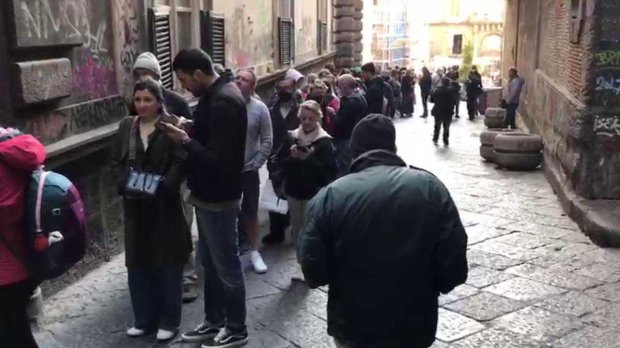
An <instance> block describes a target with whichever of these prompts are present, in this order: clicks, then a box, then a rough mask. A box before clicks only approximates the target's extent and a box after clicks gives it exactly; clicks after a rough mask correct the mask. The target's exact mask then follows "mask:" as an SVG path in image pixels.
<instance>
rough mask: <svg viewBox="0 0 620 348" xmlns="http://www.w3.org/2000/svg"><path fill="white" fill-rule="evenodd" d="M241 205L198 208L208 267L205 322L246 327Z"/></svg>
mask: <svg viewBox="0 0 620 348" xmlns="http://www.w3.org/2000/svg"><path fill="white" fill-rule="evenodd" d="M238 213H239V208H238V207H236V208H233V209H227V210H223V211H208V210H202V209H199V208H198V207H196V223H197V224H198V248H199V250H200V255H202V261H203V265H204V269H205V287H204V301H205V303H204V304H205V308H204V309H205V322H207V323H209V324H211V325H224V324H225V325H226V326H227V327H228V328H230V329H233V330H244V329H245V317H246V307H245V279H244V276H243V268H242V267H241V260H239V248H238V246H237V239H238V236H237V215H238Z"/></svg>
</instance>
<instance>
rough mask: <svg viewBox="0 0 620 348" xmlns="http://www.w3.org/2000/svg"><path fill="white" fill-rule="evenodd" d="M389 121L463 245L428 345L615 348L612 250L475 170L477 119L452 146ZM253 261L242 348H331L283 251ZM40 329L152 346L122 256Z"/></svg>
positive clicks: (493, 172)
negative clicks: (259, 267) (462, 277)
mask: <svg viewBox="0 0 620 348" xmlns="http://www.w3.org/2000/svg"><path fill="white" fill-rule="evenodd" d="M462 110H465V108H464V107H463V108H462ZM396 123H397V129H398V145H399V153H400V154H401V155H402V156H403V157H404V158H405V160H406V161H408V162H409V163H410V164H412V165H416V166H419V167H423V168H426V169H428V170H431V171H433V172H434V173H435V174H437V175H438V176H439V178H440V179H441V180H443V181H444V183H445V184H446V185H447V186H448V188H449V189H450V191H451V193H452V195H453V197H454V199H455V201H456V203H457V205H458V207H459V209H460V212H461V218H462V220H463V223H464V224H465V226H466V228H467V232H468V235H469V244H470V245H469V250H468V259H469V263H470V273H469V278H468V280H467V284H465V285H462V286H460V287H458V288H457V289H456V290H454V291H453V292H452V293H450V294H448V295H446V296H441V297H440V304H441V309H440V314H439V317H440V319H439V329H438V332H437V338H438V341H437V342H436V344H435V345H434V346H433V347H436V348H439V347H441V348H446V347H452V348H465V347H472V348H473V347H475V348H486V347H503V348H506V347H515V348H526V347H557V348H575V347H590V348H597V347H601V348H602V347H605V348H609V347H620V250H609V249H601V248H598V247H597V246H595V245H593V244H592V243H591V242H590V241H589V240H588V239H587V238H585V237H584V236H583V235H582V234H581V232H580V231H579V230H578V228H577V226H576V225H575V224H574V223H573V222H572V221H571V220H570V219H569V218H567V217H566V216H565V215H564V214H563V212H562V210H561V208H560V206H559V203H558V202H557V200H556V197H555V196H554V194H553V191H552V190H551V188H550V187H549V185H548V184H547V182H546V180H545V178H544V176H543V174H542V171H536V172H529V173H516V172H508V171H503V170H497V169H496V168H495V167H494V166H493V165H492V164H488V163H484V162H482V161H481V159H480V157H479V156H478V145H479V143H478V136H479V134H480V132H481V131H482V130H483V126H482V121H481V120H478V121H476V122H474V123H472V122H469V121H467V120H466V119H460V120H459V121H457V122H455V123H454V124H453V127H452V135H451V147H450V148H444V147H443V146H439V147H437V148H436V147H435V146H434V145H433V144H432V143H431V132H432V120H423V119H420V118H418V117H416V118H413V119H407V120H397V121H396ZM263 220H264V218H263ZM264 224H265V222H263V225H264ZM263 227H265V226H263ZM263 253H264V257H265V259H266V262H267V264H268V265H269V266H270V270H269V272H268V273H267V274H266V275H256V274H254V273H253V272H252V271H251V270H250V268H249V267H250V266H249V261H248V259H247V256H246V257H244V260H245V264H246V266H247V268H246V271H247V287H248V291H247V294H248V295H247V299H248V326H249V330H250V339H251V340H250V343H249V345H248V347H266V348H285V347H304V348H321V347H333V346H334V345H333V343H332V341H331V339H330V338H329V337H328V336H327V334H326V321H325V320H326V301H327V294H326V293H325V291H324V290H308V289H307V288H306V287H304V286H303V285H291V281H290V279H291V275H293V274H295V273H297V272H299V270H298V268H297V266H296V262H295V257H294V253H293V251H292V250H291V249H290V248H289V247H287V246H281V247H275V248H271V247H270V248H266V249H265V250H264V252H263ZM183 309H184V313H183V324H182V329H187V328H191V327H193V326H195V325H196V324H197V323H198V322H199V321H200V320H201V318H202V300H201V299H199V300H198V301H196V302H194V303H192V304H188V305H184V308H183ZM369 319H370V318H369ZM44 322H45V324H44V325H43V329H42V332H41V333H40V334H39V335H38V337H39V339H40V340H41V341H42V342H44V343H43V344H42V346H43V347H115V348H121V347H155V346H158V345H157V343H156V341H155V339H154V337H153V336H150V337H147V338H139V339H129V338H127V337H126V336H125V333H124V332H125V329H126V328H127V327H129V326H130V325H131V324H132V311H131V307H130V302H129V295H128V291H127V279H126V272H125V268H124V266H123V257H122V255H121V256H119V257H117V258H115V259H114V260H113V261H112V262H109V263H107V264H106V265H104V266H103V267H101V268H100V269H98V270H96V271H94V272H92V273H91V274H89V275H88V276H87V277H86V278H84V279H83V280H82V281H80V282H78V283H77V284H75V285H73V286H71V287H70V288H69V289H66V290H64V291H62V292H60V293H58V294H57V295H56V296H54V297H53V298H50V299H48V300H47V301H46V316H45V320H44ZM178 344H179V345H181V346H184V345H183V344H181V343H178ZM185 346H187V347H191V345H185Z"/></svg>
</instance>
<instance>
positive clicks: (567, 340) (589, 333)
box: [552, 326, 620, 348]
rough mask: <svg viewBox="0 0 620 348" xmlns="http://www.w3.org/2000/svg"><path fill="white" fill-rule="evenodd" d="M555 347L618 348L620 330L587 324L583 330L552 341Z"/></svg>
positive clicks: (619, 344)
mask: <svg viewBox="0 0 620 348" xmlns="http://www.w3.org/2000/svg"><path fill="white" fill-rule="evenodd" d="M552 346H553V348H577V347H588V348H618V347H620V330H614V329H611V330H610V329H602V328H598V327H594V326H586V328H584V329H583V330H579V331H575V332H573V333H570V334H568V335H566V336H564V337H562V338H560V339H559V340H557V341H554V342H553V343H552Z"/></svg>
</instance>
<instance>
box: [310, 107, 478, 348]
mask: <svg viewBox="0 0 620 348" xmlns="http://www.w3.org/2000/svg"><path fill="white" fill-rule="evenodd" d="M395 141H396V131H395V129H394V124H393V123H392V121H391V120H390V119H389V118H387V117H385V116H383V115H369V116H367V117H366V118H364V119H363V120H362V121H360V123H359V124H358V125H357V126H356V127H355V129H354V131H353V136H352V138H351V151H352V154H353V156H354V157H355V160H354V161H353V163H352V164H351V169H350V174H348V175H346V176H344V177H343V178H340V179H339V180H337V181H335V182H333V183H332V184H330V185H328V186H327V187H325V188H323V189H322V190H321V191H319V193H318V194H317V195H316V196H314V198H313V199H312V200H311V201H310V203H309V205H308V208H307V210H306V219H307V220H306V225H305V227H304V229H303V230H302V232H301V236H300V244H299V250H298V255H299V260H300V263H301V266H302V270H303V272H304V276H305V279H306V281H307V283H308V285H309V286H310V287H313V288H315V287H319V286H323V285H329V300H328V305H327V321H328V328H327V332H328V333H329V334H330V335H331V336H333V337H334V339H335V340H336V344H337V346H339V347H408V348H419V347H429V346H430V345H431V344H432V343H433V341H434V340H435V334H436V331H437V318H438V309H437V308H438V303H437V298H438V296H439V294H440V293H443V294H445V293H448V292H450V291H451V290H452V289H454V287H456V286H457V285H459V284H463V283H464V282H465V280H466V279H467V259H466V249H467V235H466V234H465V229H464V228H463V225H462V223H461V220H460V218H459V213H458V211H457V208H456V206H455V205H454V202H453V201H452V198H451V197H450V193H449V192H448V190H447V189H446V187H445V186H444V185H443V184H442V182H441V181H440V180H439V179H437V177H435V176H434V175H433V174H431V173H429V172H427V171H425V170H422V169H417V168H413V167H411V168H410V167H407V164H406V163H405V162H404V161H403V160H402V159H401V158H400V157H398V156H397V155H396V144H395Z"/></svg>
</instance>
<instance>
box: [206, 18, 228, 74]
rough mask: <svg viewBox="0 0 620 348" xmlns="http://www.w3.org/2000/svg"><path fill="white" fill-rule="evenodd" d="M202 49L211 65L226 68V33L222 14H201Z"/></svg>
mask: <svg viewBox="0 0 620 348" xmlns="http://www.w3.org/2000/svg"><path fill="white" fill-rule="evenodd" d="M200 25H201V33H202V35H201V37H202V49H203V50H204V51H205V52H207V53H208V54H209V55H210V56H211V59H212V60H213V63H216V64H217V63H219V64H222V65H224V66H226V32H225V21H224V14H221V13H215V12H213V11H203V12H202V13H201V20H200Z"/></svg>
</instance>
